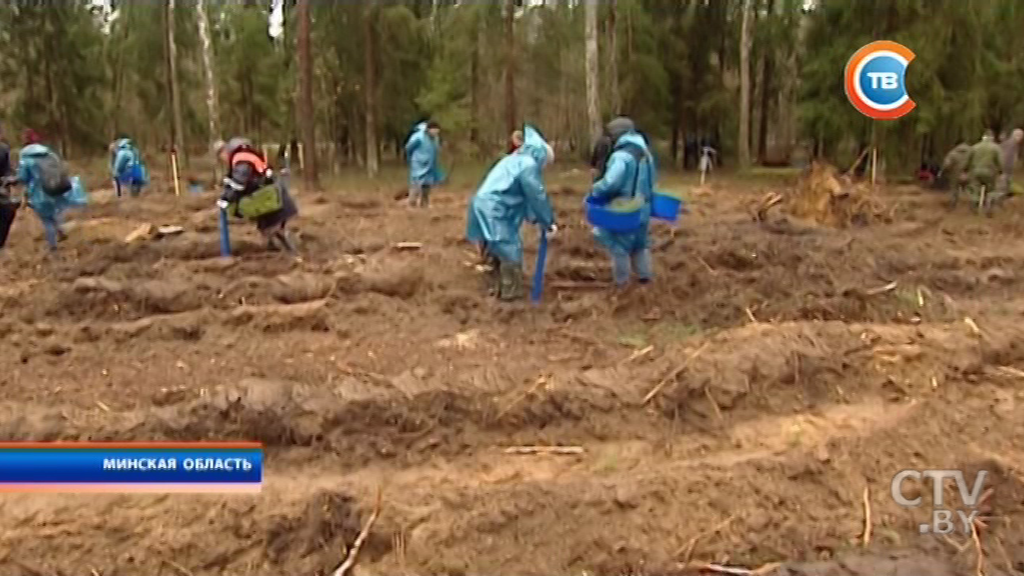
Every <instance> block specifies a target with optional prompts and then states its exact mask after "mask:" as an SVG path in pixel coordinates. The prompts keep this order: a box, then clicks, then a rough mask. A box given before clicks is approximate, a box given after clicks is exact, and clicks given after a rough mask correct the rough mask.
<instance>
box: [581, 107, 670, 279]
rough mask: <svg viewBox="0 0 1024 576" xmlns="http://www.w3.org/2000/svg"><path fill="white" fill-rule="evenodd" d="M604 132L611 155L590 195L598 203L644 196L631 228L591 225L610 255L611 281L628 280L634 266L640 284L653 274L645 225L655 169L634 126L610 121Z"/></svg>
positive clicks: (655, 174) (654, 178) (646, 226)
mask: <svg viewBox="0 0 1024 576" xmlns="http://www.w3.org/2000/svg"><path fill="white" fill-rule="evenodd" d="M608 132H609V136H610V138H611V140H612V155H611V157H609V158H608V164H607V167H606V168H605V171H604V174H603V175H602V176H601V178H600V179H599V180H598V181H597V182H595V183H594V187H593V189H592V191H591V196H592V197H593V198H595V199H596V200H597V201H598V203H599V204H607V203H609V202H611V201H613V200H615V199H617V198H632V197H634V196H635V195H641V196H642V198H643V200H644V201H643V205H642V206H641V207H640V212H641V218H640V225H639V226H638V227H637V228H636V229H635V230H631V231H629V232H611V231H609V230H605V229H603V228H594V236H595V238H596V239H597V241H598V242H599V243H600V244H601V245H603V246H604V247H605V248H606V249H607V250H608V252H609V254H610V255H611V257H612V270H613V276H614V279H615V285H616V287H618V288H624V287H625V286H626V285H627V284H629V280H630V277H631V276H632V272H633V268H634V267H635V271H636V275H637V278H638V280H639V281H640V283H641V284H646V283H648V282H650V281H651V280H652V278H653V270H652V264H651V251H650V246H649V239H648V226H649V224H650V218H651V202H652V200H653V198H654V183H655V180H656V178H657V170H656V168H655V164H654V156H653V155H652V154H651V151H650V149H649V148H648V146H647V142H646V141H645V140H644V138H643V136H642V135H641V134H640V133H638V132H637V131H636V130H635V129H634V128H629V127H628V126H627V125H625V123H618V124H615V125H613V124H611V123H610V124H609V126H608Z"/></svg>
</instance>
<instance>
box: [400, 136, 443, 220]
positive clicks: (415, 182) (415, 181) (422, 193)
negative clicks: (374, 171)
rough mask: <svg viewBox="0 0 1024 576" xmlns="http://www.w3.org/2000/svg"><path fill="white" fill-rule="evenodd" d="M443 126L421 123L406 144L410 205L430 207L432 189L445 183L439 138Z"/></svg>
mask: <svg viewBox="0 0 1024 576" xmlns="http://www.w3.org/2000/svg"><path fill="white" fill-rule="evenodd" d="M440 134H441V126H440V125H439V124H438V123H437V122H434V121H430V122H420V123H419V124H417V125H416V127H415V128H414V129H413V132H412V134H411V135H410V136H409V139H408V140H406V142H405V158H406V160H407V161H408V162H409V205H410V206H423V207H426V206H429V205H430V189H431V187H432V186H436V185H438V184H440V183H441V182H443V181H444V173H443V172H442V171H441V167H440V165H439V164H438V159H437V153H438V136H439V135H440Z"/></svg>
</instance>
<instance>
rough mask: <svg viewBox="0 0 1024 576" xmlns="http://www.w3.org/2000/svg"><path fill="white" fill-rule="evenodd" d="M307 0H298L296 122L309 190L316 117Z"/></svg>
mask: <svg viewBox="0 0 1024 576" xmlns="http://www.w3.org/2000/svg"><path fill="white" fill-rule="evenodd" d="M309 1H310V0H298V9H297V10H296V12H297V13H298V18H299V33H298V38H297V41H298V50H297V52H298V57H299V103H298V106H296V108H297V109H298V116H299V124H300V126H301V127H302V148H303V150H302V163H303V167H302V168H303V170H302V176H303V179H304V180H305V182H306V188H307V189H309V190H319V189H320V174H319V172H317V168H318V166H317V158H316V156H317V154H316V118H315V117H314V110H315V108H314V107H313V55H312V53H311V51H310V47H309V28H310V17H309Z"/></svg>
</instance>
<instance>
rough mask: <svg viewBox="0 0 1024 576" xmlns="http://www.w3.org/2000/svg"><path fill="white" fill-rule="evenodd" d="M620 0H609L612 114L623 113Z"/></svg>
mask: <svg viewBox="0 0 1024 576" xmlns="http://www.w3.org/2000/svg"><path fill="white" fill-rule="evenodd" d="M617 4H618V0H608V24H607V26H608V83H609V88H610V93H611V113H612V115H613V116H617V115H619V114H620V113H621V112H622V91H621V88H620V86H619V42H618V36H619V35H618V32H617V30H616V24H615V21H616V16H617V14H616V12H617V11H618V6H617Z"/></svg>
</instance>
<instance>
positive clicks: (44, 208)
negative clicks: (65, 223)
mask: <svg viewBox="0 0 1024 576" xmlns="http://www.w3.org/2000/svg"><path fill="white" fill-rule="evenodd" d="M22 143H23V144H24V147H23V148H22V149H21V151H20V153H19V154H18V171H17V174H15V175H14V176H9V177H8V178H7V179H6V180H5V184H6V185H8V186H10V185H14V184H21V185H23V186H25V188H26V189H27V191H26V195H25V199H26V201H27V203H28V205H29V207H30V208H32V211H33V212H35V213H36V215H37V216H38V217H39V221H40V222H42V224H43V230H44V231H45V233H46V243H47V244H48V245H49V247H50V250H51V251H54V250H56V249H57V243H58V242H60V241H63V240H65V239H66V238H67V234H65V233H64V230H63V229H62V228H61V215H62V214H63V212H64V211H65V210H66V209H68V208H71V207H75V206H84V205H85V204H86V202H87V198H88V197H87V195H86V193H85V188H84V187H83V186H82V184H81V180H80V179H79V178H78V177H77V176H75V177H70V176H69V175H68V173H67V166H65V164H64V161H63V160H62V159H61V158H60V156H59V155H57V153H56V152H54V151H53V150H51V149H50V148H48V147H46V146H44V145H43V144H41V143H40V137H39V135H38V134H37V133H36V132H35V131H34V130H31V129H28V130H25V131H24V132H23V133H22Z"/></svg>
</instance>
